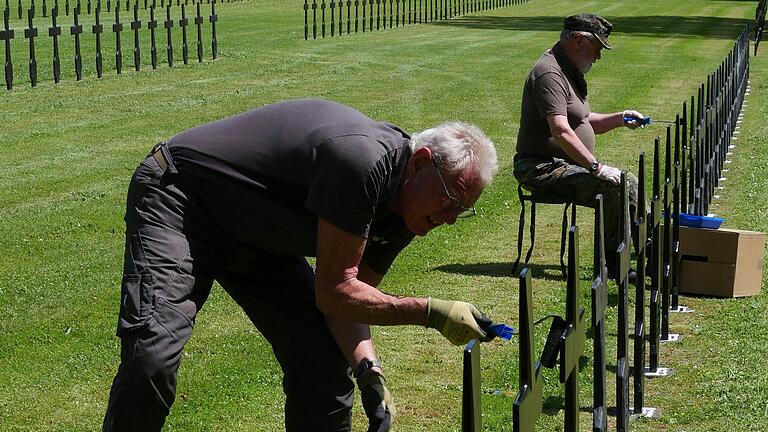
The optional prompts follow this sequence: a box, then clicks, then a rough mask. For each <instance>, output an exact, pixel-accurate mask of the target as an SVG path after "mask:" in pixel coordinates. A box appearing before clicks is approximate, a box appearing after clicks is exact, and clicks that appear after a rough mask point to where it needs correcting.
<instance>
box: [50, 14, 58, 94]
mask: <svg viewBox="0 0 768 432" xmlns="http://www.w3.org/2000/svg"><path fill="white" fill-rule="evenodd" d="M58 16H59V5H58V4H57V5H55V6H54V7H53V9H51V26H50V27H48V36H50V37H51V38H53V82H55V83H56V84H58V83H59V81H61V58H60V57H59V36H60V35H61V26H58V25H57V24H56V18H57V17H58Z"/></svg>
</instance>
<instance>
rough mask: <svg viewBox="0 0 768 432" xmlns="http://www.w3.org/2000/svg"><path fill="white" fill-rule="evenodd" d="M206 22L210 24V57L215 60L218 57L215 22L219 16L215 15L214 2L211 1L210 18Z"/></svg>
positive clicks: (213, 0)
mask: <svg viewBox="0 0 768 432" xmlns="http://www.w3.org/2000/svg"><path fill="white" fill-rule="evenodd" d="M208 20H209V21H210V22H211V57H213V59H214V60H216V58H218V56H219V47H218V42H217V41H216V21H218V20H219V16H218V15H216V0H211V16H210V17H209V18H208Z"/></svg>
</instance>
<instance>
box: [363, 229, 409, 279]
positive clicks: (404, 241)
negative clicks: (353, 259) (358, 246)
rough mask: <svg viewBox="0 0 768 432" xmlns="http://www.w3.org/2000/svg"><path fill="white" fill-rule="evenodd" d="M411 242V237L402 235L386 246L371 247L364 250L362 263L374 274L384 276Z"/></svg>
mask: <svg viewBox="0 0 768 432" xmlns="http://www.w3.org/2000/svg"><path fill="white" fill-rule="evenodd" d="M411 240H413V235H412V234H411V235H403V236H401V238H398V239H393V240H392V241H390V242H389V243H387V244H377V245H371V246H368V247H366V248H365V252H364V253H363V259H362V261H363V262H365V263H366V264H368V267H370V268H371V270H373V271H375V272H376V273H378V274H380V275H383V274H386V273H387V271H388V270H389V268H390V267H391V266H392V263H393V262H394V261H395V258H397V255H398V254H399V253H400V251H402V250H403V249H404V248H405V247H406V246H408V244H409V243H411Z"/></svg>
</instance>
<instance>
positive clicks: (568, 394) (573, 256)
mask: <svg viewBox="0 0 768 432" xmlns="http://www.w3.org/2000/svg"><path fill="white" fill-rule="evenodd" d="M572 221H573V222H572V223H573V225H571V228H570V229H569V230H568V286H567V289H566V299H565V322H566V323H567V325H568V328H567V329H566V331H565V332H564V333H563V336H562V337H561V346H560V382H561V383H564V384H565V421H564V426H565V427H564V431H565V432H577V431H578V430H579V359H580V358H581V355H582V354H583V353H584V344H585V342H586V335H585V334H584V308H582V307H580V306H579V229H578V227H577V226H576V206H573V217H572Z"/></svg>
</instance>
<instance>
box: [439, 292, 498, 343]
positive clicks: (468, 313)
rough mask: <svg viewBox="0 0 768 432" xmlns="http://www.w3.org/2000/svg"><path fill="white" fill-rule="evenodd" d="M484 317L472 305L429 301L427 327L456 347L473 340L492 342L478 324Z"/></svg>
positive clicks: (457, 302) (458, 302)
mask: <svg viewBox="0 0 768 432" xmlns="http://www.w3.org/2000/svg"><path fill="white" fill-rule="evenodd" d="M482 316H483V314H482V313H481V312H480V311H479V310H478V309H477V308H476V307H475V306H474V305H472V304H470V303H465V302H460V301H446V300H438V299H434V298H432V297H430V298H429V299H427V327H430V328H433V329H436V330H437V331H439V332H440V333H441V334H442V335H443V336H445V338H446V339H448V340H449V341H450V342H451V343H452V344H454V345H464V344H466V343H467V342H469V341H470V340H472V339H478V340H481V341H488V340H490V339H489V338H488V336H487V335H486V334H485V332H484V331H483V330H482V329H481V328H480V326H479V325H478V324H477V320H478V319H480V318H482Z"/></svg>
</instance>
